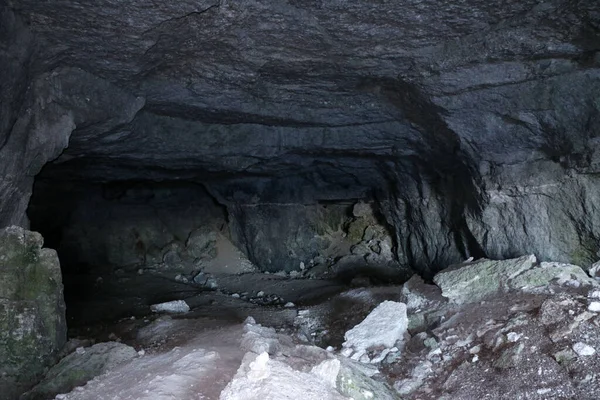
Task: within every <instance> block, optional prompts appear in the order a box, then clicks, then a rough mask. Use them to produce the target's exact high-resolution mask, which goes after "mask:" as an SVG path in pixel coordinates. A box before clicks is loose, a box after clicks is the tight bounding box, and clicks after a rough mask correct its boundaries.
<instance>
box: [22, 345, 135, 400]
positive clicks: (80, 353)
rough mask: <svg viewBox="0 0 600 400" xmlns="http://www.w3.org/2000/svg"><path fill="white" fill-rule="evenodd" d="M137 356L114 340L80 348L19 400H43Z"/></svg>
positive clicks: (69, 389)
mask: <svg viewBox="0 0 600 400" xmlns="http://www.w3.org/2000/svg"><path fill="white" fill-rule="evenodd" d="M137 356H138V353H137V351H136V350H135V349H134V348H133V347H131V346H127V345H125V344H122V343H117V342H107V343H98V344H95V345H93V346H91V347H87V348H83V347H79V348H77V350H76V351H75V352H73V353H71V354H70V355H68V356H66V357H65V358H63V359H62V360H61V361H60V362H59V363H58V364H57V365H55V366H54V367H52V368H51V369H50V370H49V371H48V373H47V374H46V376H45V377H44V380H43V381H42V382H40V383H39V384H38V385H37V386H35V387H34V388H33V389H32V390H31V391H29V392H27V393H25V394H24V395H23V396H22V397H21V400H43V399H48V398H52V397H54V396H56V395H57V394H59V393H68V392H70V391H71V390H73V388H75V387H77V386H82V385H84V384H86V383H87V382H88V381H89V380H91V379H93V378H94V377H96V376H99V375H102V374H104V373H106V372H108V371H111V370H113V369H114V368H115V367H116V366H118V365H120V364H122V363H124V362H126V361H129V360H131V359H133V358H135V357H137Z"/></svg>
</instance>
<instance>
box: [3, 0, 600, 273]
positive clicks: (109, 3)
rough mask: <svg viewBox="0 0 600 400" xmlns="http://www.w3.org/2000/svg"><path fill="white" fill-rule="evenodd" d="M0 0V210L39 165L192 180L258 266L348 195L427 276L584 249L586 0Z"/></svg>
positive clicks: (594, 233) (400, 257)
mask: <svg viewBox="0 0 600 400" xmlns="http://www.w3.org/2000/svg"><path fill="white" fill-rule="evenodd" d="M7 3H8V4H9V6H8V7H2V8H1V9H0V11H1V13H2V14H1V16H0V18H2V22H3V23H2V28H1V29H2V30H3V31H2V33H3V35H2V36H1V37H2V39H1V40H2V49H3V51H2V52H0V57H2V58H1V59H0V61H3V62H2V63H1V64H0V65H1V66H0V68H3V70H2V72H3V75H6V76H9V79H7V80H6V81H4V82H3V83H2V87H1V88H0V96H1V98H2V100H3V102H2V108H0V113H1V115H0V117H1V118H0V119H1V121H2V122H1V125H0V176H1V178H0V179H2V180H1V181H0V226H5V225H7V224H11V223H16V224H21V225H23V226H25V225H26V224H27V220H26V217H25V209H26V207H27V202H28V200H29V197H30V193H31V185H32V182H33V177H34V176H36V174H38V172H39V171H40V168H41V167H42V166H43V165H44V164H46V163H49V165H48V168H46V169H45V170H44V171H43V172H42V174H41V176H43V177H44V178H46V179H55V180H58V181H61V180H62V181H64V180H65V177H69V178H70V179H73V180H74V181H93V182H97V183H107V182H111V181H125V180H146V181H153V180H155V181H188V182H201V183H202V184H204V185H206V187H207V188H208V189H209V190H210V191H211V193H212V194H213V195H214V196H215V197H217V198H218V199H219V202H220V203H221V204H223V205H225V206H226V207H227V208H228V213H229V215H230V217H231V224H232V229H233V232H232V233H233V236H234V238H235V240H236V241H237V244H238V245H239V246H240V247H244V249H245V251H246V253H248V255H249V256H251V258H253V259H254V260H255V261H256V262H257V263H261V264H264V268H265V269H279V268H280V267H275V266H271V264H282V265H285V266H284V267H283V269H290V268H292V266H293V265H299V262H300V261H301V260H306V259H311V258H314V257H315V254H316V252H317V249H318V248H320V246H321V244H319V239H317V238H315V237H313V236H314V235H313V236H311V232H310V229H309V228H308V227H306V228H300V227H298V226H297V225H300V224H304V225H310V224H311V221H313V220H314V218H317V217H316V216H317V215H318V214H319V212H317V211H316V210H318V205H319V204H320V202H323V201H338V202H340V203H344V202H348V201H350V202H351V201H355V200H356V199H362V200H365V201H368V202H376V203H377V204H378V206H377V208H378V209H379V210H380V212H381V214H382V216H383V217H384V219H385V221H386V224H387V225H388V226H389V227H391V229H392V236H393V246H392V248H393V250H392V252H393V253H394V257H395V260H396V262H397V263H398V265H400V266H402V267H405V268H412V269H414V270H416V271H419V272H420V273H422V274H423V275H427V276H432V275H433V274H434V273H435V272H436V271H438V270H440V269H441V268H444V267H446V266H447V265H448V264H451V263H454V262H458V261H460V260H461V259H464V258H467V257H471V256H473V257H481V256H488V257H497V258H507V257H513V256H517V255H521V254H528V253H531V252H536V254H537V256H538V257H539V258H540V259H542V260H549V259H553V260H559V261H565V262H566V261H569V262H575V263H580V264H582V265H583V266H586V265H587V264H589V263H590V262H591V261H593V260H594V259H595V257H597V254H596V253H597V251H598V245H597V244H596V243H597V237H598V235H599V234H598V222H597V221H596V217H595V208H594V204H595V203H596V198H597V195H596V192H597V190H596V186H597V184H596V178H595V175H596V174H597V172H598V171H597V170H598V167H597V164H598V151H597V149H598V144H599V143H600V142H599V141H598V132H600V117H599V116H600V101H599V100H598V93H599V92H600V83H599V82H600V79H599V78H600V55H599V54H600V39H599V36H598V32H599V31H600V24H599V23H598V21H600V10H599V8H598V5H597V4H596V3H595V2H592V1H588V0H575V1H571V0H556V1H553V2H551V3H544V4H541V3H539V2H538V1H537V0H528V1H520V0H519V1H518V0H507V1H506V2H505V4H504V6H503V7H495V6H492V5H490V4H488V3H486V2H483V1H479V0H468V1H462V0H449V1H447V2H446V4H445V6H444V7H442V8H440V7H439V4H438V2H437V1H422V2H418V4H417V3H414V4H413V3H410V4H405V3H391V2H388V3H382V4H380V5H378V7H373V5H372V3H371V2H368V1H357V2H356V4H355V6H354V7H346V6H340V4H338V3H336V2H334V3H331V4H329V3H328V4H321V3H320V2H316V3H315V2H308V3H305V4H300V3H299V2H292V3H290V4H287V3H286V5H285V6H281V5H280V4H278V3H277V2H273V1H271V0H260V1H242V2H240V3H236V4H233V3H232V4H220V3H219V4H217V3H214V2H210V1H209V2H205V4H199V3H198V2H197V1H181V2H177V3H164V4H160V5H157V6H156V7H155V8H154V9H153V10H151V11H149V10H148V8H147V7H145V5H144V4H143V2H142V1H141V0H136V1H134V2H133V3H131V5H130V7H128V9H127V10H124V9H123V7H124V6H123V5H122V4H121V3H120V2H117V1H114V0H104V1H102V2H98V3H97V4H94V5H93V6H92V5H89V4H86V5H84V6H82V2H80V1H79V0H69V1H67V2H66V3H65V7H56V5H55V4H54V3H52V2H39V1H33V0H24V1H14V0H9V1H8V2H7ZM124 11H127V12H124ZM272 14H276V15H277V16H278V18H279V21H280V27H281V29H276V30H274V29H272V28H271V26H272V25H271V22H272V21H271V20H270V19H269V18H270V16H271V15H272ZM125 15H127V17H125ZM380 15H390V16H391V17H390V18H389V19H388V18H380ZM20 18H21V19H23V20H24V21H25V23H22V22H20ZM82 27H84V28H82ZM298 27H302V29H299V28H298ZM115 32H119V35H118V40H117V39H116V36H115ZM34 43H37V44H38V45H34ZM67 144H68V147H67ZM52 160H54V161H52ZM277 205H281V206H277ZM307 206H308V207H307ZM266 218H274V219H277V220H278V222H272V223H267V222H265V219H266ZM318 218H320V217H318ZM317 236H318V235H317ZM257 238H261V240H259V239H257ZM290 249H291V250H292V252H291V253H290ZM303 262H305V261H303Z"/></svg>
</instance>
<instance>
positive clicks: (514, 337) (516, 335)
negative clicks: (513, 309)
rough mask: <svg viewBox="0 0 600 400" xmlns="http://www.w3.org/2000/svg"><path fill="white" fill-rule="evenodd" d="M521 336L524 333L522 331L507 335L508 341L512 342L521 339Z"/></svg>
mask: <svg viewBox="0 0 600 400" xmlns="http://www.w3.org/2000/svg"><path fill="white" fill-rule="evenodd" d="M521 336H523V334H522V333H517V332H509V333H508V334H507V335H506V337H507V339H508V341H509V342H511V343H514V342H517V341H519V339H521Z"/></svg>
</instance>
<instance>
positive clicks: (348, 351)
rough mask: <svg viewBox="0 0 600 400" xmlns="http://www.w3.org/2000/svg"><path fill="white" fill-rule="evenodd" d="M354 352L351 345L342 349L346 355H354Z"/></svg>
mask: <svg viewBox="0 0 600 400" xmlns="http://www.w3.org/2000/svg"><path fill="white" fill-rule="evenodd" d="M352 353H354V350H352V348H350V347H346V348H344V349H342V351H341V354H342V355H343V356H344V357H350V356H351V355H352Z"/></svg>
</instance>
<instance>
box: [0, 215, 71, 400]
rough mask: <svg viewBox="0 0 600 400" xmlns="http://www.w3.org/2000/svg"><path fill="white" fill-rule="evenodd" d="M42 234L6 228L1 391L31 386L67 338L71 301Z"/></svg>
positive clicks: (0, 269) (1, 253)
mask: <svg viewBox="0 0 600 400" xmlns="http://www.w3.org/2000/svg"><path fill="white" fill-rule="evenodd" d="M42 244H43V239H42V236H41V235H40V234H39V233H36V232H29V231H26V230H24V229H22V228H18V227H15V226H12V227H9V228H5V229H3V230H0V393H2V394H3V395H5V396H7V397H6V398H8V399H10V398H11V397H14V395H16V394H18V393H19V392H22V391H24V390H26V389H29V388H30V387H31V386H32V385H33V384H34V383H36V381H37V380H38V379H39V378H41V376H42V374H43V372H44V368H46V367H48V366H49V365H51V364H52V363H53V362H54V361H55V356H56V354H57V353H58V352H59V350H60V349H61V348H62V346H63V345H64V344H65V342H66V321H65V303H64V298H63V285H62V278H61V271H60V265H59V261H58V257H57V255H56V252H55V251H54V250H51V249H43V248H42Z"/></svg>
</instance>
